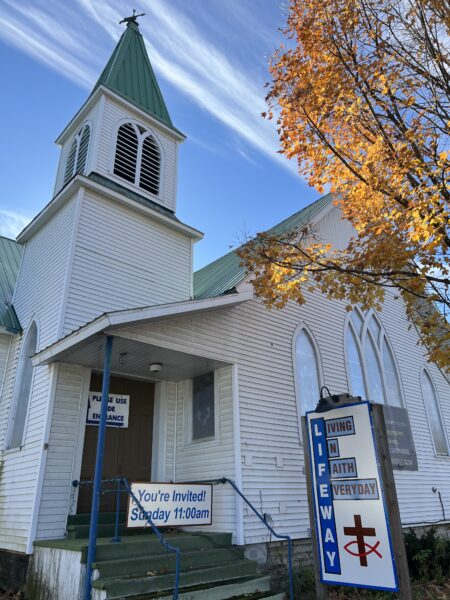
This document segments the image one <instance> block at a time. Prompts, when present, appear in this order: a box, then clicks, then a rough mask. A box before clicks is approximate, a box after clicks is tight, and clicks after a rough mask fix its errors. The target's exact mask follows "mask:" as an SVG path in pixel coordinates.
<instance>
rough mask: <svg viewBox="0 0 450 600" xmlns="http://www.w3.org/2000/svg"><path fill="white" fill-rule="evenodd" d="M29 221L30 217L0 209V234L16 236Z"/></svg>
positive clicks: (10, 236) (9, 236)
mask: <svg viewBox="0 0 450 600" xmlns="http://www.w3.org/2000/svg"><path fill="white" fill-rule="evenodd" d="M30 221H31V219H30V218H29V217H26V216H25V215H21V214H19V213H16V212H13V211H8V210H0V235H3V236H5V237H8V238H16V237H17V236H18V234H19V233H20V232H21V231H22V229H24V228H25V227H26V226H27V225H28V223H29V222H30Z"/></svg>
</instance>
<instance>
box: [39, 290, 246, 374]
mask: <svg viewBox="0 0 450 600" xmlns="http://www.w3.org/2000/svg"><path fill="white" fill-rule="evenodd" d="M252 297H253V293H252V291H243V292H240V293H233V294H226V295H223V296H218V297H216V298H203V299H199V300H186V301H183V302H174V303H170V304H160V305H157V306H145V307H142V308H132V309H128V310H120V311H113V312H109V313H105V314H103V315H101V316H99V317H97V318H96V319H94V320H93V321H91V322H90V323H87V324H86V325H83V326H82V327H80V328H79V329H77V330H76V331H73V332H72V333H70V334H68V335H67V336H66V337H64V338H62V339H60V340H58V341H57V342H55V343H53V344H51V345H50V346H48V347H47V348H44V349H43V350H41V351H40V352H38V353H37V354H35V356H34V357H33V365H34V366H38V365H47V364H50V363H53V362H58V361H60V362H68V363H72V364H79V365H83V366H88V367H91V368H94V369H95V368H98V369H100V368H101V364H102V357H101V347H102V343H103V340H104V335H105V334H109V335H113V336H115V337H116V338H118V339H117V342H116V343H115V347H114V356H115V357H116V358H115V359H114V358H113V364H112V370H113V371H114V372H115V373H121V372H122V373H127V374H129V375H136V376H142V375H143V374H145V376H148V375H149V372H148V364H149V363H151V362H161V363H163V365H165V367H164V370H163V371H164V372H162V373H161V375H158V374H156V375H154V374H152V378H153V379H171V378H175V379H178V378H185V377H190V376H192V375H194V376H195V374H197V372H198V374H200V373H201V372H205V371H207V370H212V369H214V368H219V367H220V366H224V365H225V363H223V362H221V361H217V360H214V358H213V357H210V356H207V355H205V356H203V357H201V356H194V355H193V354H187V353H186V352H179V351H177V350H174V349H170V348H162V347H161V346H152V345H151V344H147V343H145V342H142V341H139V340H131V339H129V338H127V337H126V336H125V335H121V328H122V329H123V328H125V327H127V328H129V327H132V326H136V325H140V324H145V323H151V322H156V321H159V320H162V319H171V318H177V317H182V316H187V315H191V314H198V313H202V312H210V311H214V310H218V309H221V308H231V307H233V306H237V305H238V304H241V303H243V302H246V301H248V300H250V299H251V298H252ZM120 353H127V356H128V360H127V364H126V365H121V364H120V362H119V355H120ZM203 363H204V364H203ZM122 367H123V368H122Z"/></svg>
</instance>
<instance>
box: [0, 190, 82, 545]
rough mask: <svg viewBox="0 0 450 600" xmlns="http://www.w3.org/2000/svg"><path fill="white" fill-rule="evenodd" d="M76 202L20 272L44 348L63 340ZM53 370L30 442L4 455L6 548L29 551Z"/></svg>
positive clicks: (38, 239)
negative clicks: (61, 326)
mask: <svg viewBox="0 0 450 600" xmlns="http://www.w3.org/2000/svg"><path fill="white" fill-rule="evenodd" d="M75 202H76V201H75V199H72V200H69V201H68V202H67V204H66V205H65V206H64V207H63V208H62V209H61V210H60V211H59V212H58V213H57V214H56V215H55V217H54V218H53V219H52V220H51V221H50V222H49V223H47V224H46V225H45V226H44V227H43V228H42V229H41V230H39V232H38V233H37V234H36V235H35V236H34V237H33V238H32V239H31V240H30V241H28V242H27V244H26V246H25V251H24V254H23V258H22V264H21V269H20V272H19V277H18V282H17V286H16V293H15V298H14V307H15V309H16V311H17V314H18V317H19V320H20V323H21V324H22V326H23V327H24V330H26V329H27V328H28V326H29V324H30V322H31V320H32V319H34V320H36V323H37V326H38V348H44V347H46V346H48V345H49V344H51V343H52V342H54V341H55V340H56V339H57V336H58V328H59V322H60V319H61V309H62V303H63V297H64V287H65V282H66V273H67V268H68V261H69V254H70V246H71V239H72V233H73V223H74V215H75ZM20 341H21V336H19V335H18V336H15V339H14V341H13V345H12V349H11V353H10V358H9V361H8V366H7V373H6V377H5V384H4V388H3V392H2V398H1V402H0V440H1V444H2V445H1V449H2V450H3V449H4V448H5V444H6V436H7V429H8V423H9V422H10V418H11V408H13V407H12V406H11V404H12V399H13V397H14V384H15V377H16V373H17V365H18V359H19V355H20ZM50 388H51V375H50V368H49V367H37V368H35V370H34V375H33V383H32V388H31V395H30V402H29V409H28V414H27V417H26V423H25V430H24V442H23V445H22V447H21V448H14V449H10V450H6V451H4V452H3V456H2V469H1V476H0V539H1V540H2V541H3V540H4V543H2V547H4V548H8V549H11V550H17V551H21V552H24V551H26V550H27V540H28V536H29V534H30V528H31V519H32V514H33V509H34V504H35V498H36V490H37V481H38V473H39V465H40V461H41V457H42V452H43V448H42V443H43V435H44V429H45V419H46V415H47V407H48V403H49V395H50Z"/></svg>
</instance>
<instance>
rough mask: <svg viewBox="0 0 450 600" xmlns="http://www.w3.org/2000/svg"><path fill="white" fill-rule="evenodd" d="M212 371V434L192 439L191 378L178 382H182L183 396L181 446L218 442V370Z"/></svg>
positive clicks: (192, 389) (192, 387)
mask: <svg viewBox="0 0 450 600" xmlns="http://www.w3.org/2000/svg"><path fill="white" fill-rule="evenodd" d="M212 372H213V373H214V436H210V437H207V438H206V437H205V438H200V439H199V440H194V439H193V437H192V428H193V415H194V412H193V411H194V405H193V399H194V398H193V391H194V385H193V383H194V382H193V379H186V380H185V381H184V382H180V384H182V385H183V384H184V398H183V446H190V447H194V446H198V445H199V444H220V437H221V436H220V402H219V391H220V386H219V372H218V370H213V371H212Z"/></svg>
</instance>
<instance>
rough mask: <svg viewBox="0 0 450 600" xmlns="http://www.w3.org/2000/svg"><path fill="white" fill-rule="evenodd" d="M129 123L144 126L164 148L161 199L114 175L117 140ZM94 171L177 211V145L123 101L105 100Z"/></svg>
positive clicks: (162, 154)
mask: <svg viewBox="0 0 450 600" xmlns="http://www.w3.org/2000/svg"><path fill="white" fill-rule="evenodd" d="M125 119H130V120H131V121H135V122H139V123H141V124H142V125H143V126H144V127H145V128H146V129H148V130H149V131H152V133H153V135H154V137H155V138H156V139H157V141H158V143H159V145H160V147H161V150H162V152H161V183H160V195H159V197H156V196H154V195H153V194H150V193H147V192H145V191H144V190H141V189H140V188H137V187H135V186H134V185H132V184H129V183H128V182H126V181H124V180H122V179H120V178H119V177H116V176H115V175H114V174H113V172H112V171H113V165H114V154H115V146H116V136H117V130H118V128H119V125H120V124H121V123H122V122H124V120H125ZM93 170H94V171H97V172H98V173H100V174H102V175H105V176H107V177H112V178H113V179H115V180H116V181H117V182H118V183H121V184H122V185H125V186H126V187H130V189H134V190H135V191H137V192H139V193H140V194H142V195H144V196H148V197H149V198H150V199H152V200H155V201H157V202H159V203H160V204H162V205H164V206H165V207H166V208H168V209H169V210H172V211H175V194H176V175H177V173H176V171H177V142H176V141H175V140H174V139H173V138H172V137H171V136H169V135H168V134H167V133H163V132H162V131H161V130H158V128H157V126H155V124H154V123H153V124H152V121H151V119H148V120H143V119H142V116H141V115H140V114H139V113H138V112H135V111H133V109H132V108H131V107H129V106H125V105H124V104H122V103H119V101H116V100H113V99H112V98H109V97H105V104H104V107H103V112H102V116H101V120H100V138H99V141H98V145H97V155H96V157H95V164H94V166H93Z"/></svg>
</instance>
